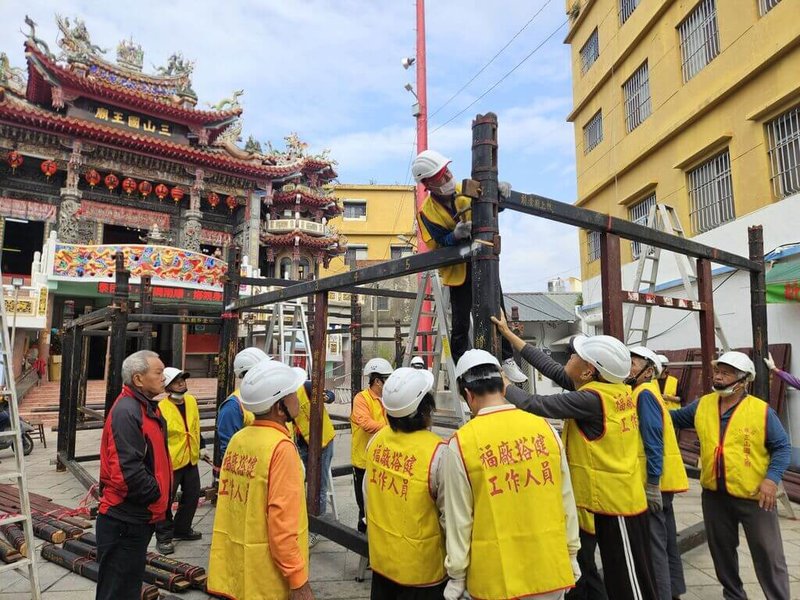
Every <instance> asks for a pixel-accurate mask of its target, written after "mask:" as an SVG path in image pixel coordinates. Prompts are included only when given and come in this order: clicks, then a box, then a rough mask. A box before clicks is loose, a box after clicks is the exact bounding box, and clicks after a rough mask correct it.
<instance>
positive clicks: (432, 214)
mask: <svg viewBox="0 0 800 600" xmlns="http://www.w3.org/2000/svg"><path fill="white" fill-rule="evenodd" d="M453 204H454V205H455V208H456V212H459V211H462V210H463V211H464V212H463V213H462V214H461V215H460V216H459V220H460V221H464V222H466V221H471V220H472V209H471V208H470V207H471V206H472V198H470V197H468V196H462V195H461V184H456V198H455V201H454V202H453ZM420 212H421V213H422V214H423V215H425V218H426V219H428V220H429V221H430V222H431V223H433V224H435V225H439V226H440V227H444V228H445V229H447V230H448V231H453V230H454V229H455V228H456V224H457V223H456V221H455V220H454V219H453V217H452V216H451V215H450V212H449V211H448V210H447V209H446V208H445V207H444V206H442V205H441V204H439V202H437V201H436V200H434V199H433V197H432V196H431V195H430V194H428V197H427V198H426V199H425V203H424V204H423V205H422V209H420ZM417 224H418V225H419V230H420V233H422V239H423V240H424V241H425V244H426V245H427V246H428V248H430V249H431V250H434V249H436V248H438V247H439V244H437V243H436V240H434V239H433V237H432V236H431V234H430V232H429V231H428V228H427V227H425V223H423V221H422V219H421V218H420V216H419V215H417ZM439 275H440V276H441V278H442V283H443V284H444V285H451V286H458V285H463V284H464V281H466V279H467V264H466V263H460V264H457V265H451V266H449V267H442V268H440V269H439Z"/></svg>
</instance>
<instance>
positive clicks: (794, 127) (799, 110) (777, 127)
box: [767, 106, 800, 198]
mask: <svg viewBox="0 0 800 600" xmlns="http://www.w3.org/2000/svg"><path fill="white" fill-rule="evenodd" d="M767 138H768V140H769V151H768V153H769V163H770V170H771V171H772V173H771V180H772V190H773V191H774V192H775V196H776V197H777V198H785V197H786V196H791V195H792V194H796V193H797V192H800V106H799V107H795V108H793V109H792V110H790V111H789V112H787V113H784V114H782V115H781V116H779V117H778V118H777V119H774V120H773V121H770V122H769V123H767Z"/></svg>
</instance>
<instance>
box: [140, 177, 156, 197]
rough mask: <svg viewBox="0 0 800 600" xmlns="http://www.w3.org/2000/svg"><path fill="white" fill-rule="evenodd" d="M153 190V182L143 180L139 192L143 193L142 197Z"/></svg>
mask: <svg viewBox="0 0 800 600" xmlns="http://www.w3.org/2000/svg"><path fill="white" fill-rule="evenodd" d="M152 191H153V184H152V183H150V182H149V181H142V182H140V183H139V193H140V194H141V195H142V198H147V197H148V196H149V195H150V192H152Z"/></svg>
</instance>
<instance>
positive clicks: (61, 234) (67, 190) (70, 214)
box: [57, 140, 82, 244]
mask: <svg viewBox="0 0 800 600" xmlns="http://www.w3.org/2000/svg"><path fill="white" fill-rule="evenodd" d="M81 163H82V158H81V142H80V140H74V141H73V142H72V154H71V155H70V157H69V162H68V163H67V184H66V186H65V187H63V188H61V201H60V202H59V204H58V226H57V231H58V240H59V241H60V242H64V243H67V244H77V243H80V242H81V233H80V223H79V221H78V211H79V210H80V207H81V192H80V190H78V180H79V179H80V168H81Z"/></svg>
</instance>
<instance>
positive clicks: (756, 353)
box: [747, 225, 769, 402]
mask: <svg viewBox="0 0 800 600" xmlns="http://www.w3.org/2000/svg"><path fill="white" fill-rule="evenodd" d="M747 240H748V244H749V247H750V260H753V261H756V262H757V263H759V264H760V265H761V270H759V271H750V319H751V322H752V327H753V363H754V364H755V366H756V380H755V382H754V383H753V395H754V396H757V397H758V398H761V399H762V400H765V401H766V402H769V370H768V369H767V366H766V365H765V364H764V359H765V358H766V357H767V355H768V354H769V340H768V338H767V282H766V271H765V270H764V231H763V229H762V228H761V225H755V226H753V227H748V228H747Z"/></svg>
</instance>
